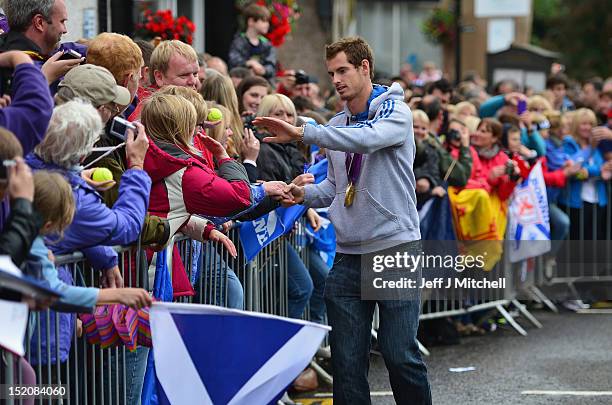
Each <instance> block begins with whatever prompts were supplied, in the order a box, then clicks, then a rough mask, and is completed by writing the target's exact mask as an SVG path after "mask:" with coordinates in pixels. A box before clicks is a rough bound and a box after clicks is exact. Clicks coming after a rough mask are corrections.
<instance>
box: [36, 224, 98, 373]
mask: <svg viewBox="0 0 612 405" xmlns="http://www.w3.org/2000/svg"><path fill="white" fill-rule="evenodd" d="M29 259H30V260H33V261H37V262H38V263H40V265H41V267H42V273H43V277H44V279H45V281H46V282H47V283H48V284H49V287H50V288H52V289H54V290H57V291H59V292H60V293H62V294H63V297H62V299H61V302H64V303H67V304H72V305H79V306H83V307H91V309H92V310H93V308H94V307H95V305H96V301H97V300H98V293H99V291H100V290H99V289H97V288H88V287H75V286H73V285H72V284H73V283H74V280H73V279H72V275H71V274H70V271H69V270H68V269H67V268H66V267H65V266H61V267H59V268H57V269H56V268H55V265H54V264H53V263H52V262H51V260H49V258H48V256H47V246H45V242H44V241H43V238H42V237H41V236H39V237H37V238H36V239H35V240H34V243H33V244H32V249H31V250H30V257H29ZM49 312H50V319H51V323H47V319H46V317H45V315H44V313H42V314H41V316H40V319H39V321H38V322H36V316H35V315H34V313H33V312H32V313H30V331H31V335H30V352H31V353H33V356H32V364H38V363H39V361H38V345H37V339H38V328H40V336H41V342H40V344H41V345H40V350H41V353H40V363H42V364H46V363H47V360H46V359H47V351H49V353H50V357H51V363H52V364H55V363H56V362H57V358H56V353H57V352H58V351H59V356H60V360H61V361H62V362H64V361H66V359H67V358H68V355H69V353H70V346H71V340H72V334H73V331H74V322H75V317H74V314H70V313H58V312H55V311H49ZM56 317H57V318H58V320H57V322H58V324H59V329H58V333H57V335H58V336H59V348H58V349H56V347H57V346H58V340H57V339H56V338H55V335H56V334H55V323H56V322H55V318H56ZM49 325H51V329H50V330H49V337H50V340H47V329H49Z"/></svg>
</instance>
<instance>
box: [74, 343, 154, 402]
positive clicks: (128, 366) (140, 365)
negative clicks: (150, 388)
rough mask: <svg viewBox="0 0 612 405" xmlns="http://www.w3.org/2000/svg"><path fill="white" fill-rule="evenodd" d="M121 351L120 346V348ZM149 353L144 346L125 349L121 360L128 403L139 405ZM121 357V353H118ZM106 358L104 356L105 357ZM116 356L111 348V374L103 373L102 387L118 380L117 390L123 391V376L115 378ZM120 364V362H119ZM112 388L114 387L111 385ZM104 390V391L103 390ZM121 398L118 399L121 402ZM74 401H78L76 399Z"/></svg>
mask: <svg viewBox="0 0 612 405" xmlns="http://www.w3.org/2000/svg"><path fill="white" fill-rule="evenodd" d="M120 351H121V348H120ZM148 355H149V348H148V347H144V346H138V347H136V350H135V351H133V352H130V351H129V350H127V349H126V351H125V356H124V357H123V360H124V362H125V398H126V404H129V405H140V395H141V394H142V386H143V383H144V377H145V371H146V370H147V357H148ZM119 359H121V355H119ZM105 360H106V358H105ZM116 361H117V356H116V355H115V350H111V355H110V364H111V375H110V376H109V375H108V374H105V375H104V381H103V384H104V387H107V386H108V385H109V384H113V382H114V381H119V387H118V388H119V392H120V393H122V392H123V378H121V377H119V378H118V379H117V371H118V370H117V368H116V367H115V363H116ZM119 364H121V363H119ZM120 375H121V374H120ZM113 388H114V387H113ZM104 389H106V388H104ZM105 392H106V391H105ZM122 401H123V399H121V400H120V401H119V403H122ZM75 403H79V402H78V401H77V402H75Z"/></svg>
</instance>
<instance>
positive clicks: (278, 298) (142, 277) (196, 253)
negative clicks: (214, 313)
mask: <svg viewBox="0 0 612 405" xmlns="http://www.w3.org/2000/svg"><path fill="white" fill-rule="evenodd" d="M298 233H303V227H301V225H298V227H297V228H296V230H295V231H294V232H293V233H292V234H290V235H287V236H283V237H281V238H279V239H277V240H276V241H274V242H273V243H271V244H270V245H269V246H267V247H266V248H264V249H263V250H262V251H261V252H260V253H259V254H258V255H257V256H256V257H255V258H254V259H253V260H252V261H251V262H249V263H246V260H245V258H244V252H243V250H242V247H241V244H240V239H239V233H238V230H237V229H232V230H231V231H230V234H229V236H230V238H231V239H232V241H233V242H234V244H235V246H236V248H237V250H238V256H237V258H233V257H231V256H230V255H229V253H228V252H227V250H226V249H224V248H223V247H222V246H221V244H220V243H215V242H206V243H201V242H196V241H192V240H191V239H188V238H185V237H178V238H176V239H175V241H174V242H175V247H176V249H177V250H178V252H179V255H180V257H181V259H182V262H183V265H184V266H185V270H186V273H187V275H188V277H189V279H190V280H193V279H194V278H197V280H196V282H195V283H194V284H195V288H194V290H195V295H194V296H191V297H179V298H177V299H176V301H179V302H190V303H202V304H211V305H219V306H227V300H228V295H227V291H228V276H227V274H228V273H227V271H228V270H229V269H231V270H233V271H234V272H235V273H236V275H237V276H238V278H239V280H240V282H241V284H242V286H243V289H244V308H245V310H248V311H258V312H265V313H270V314H275V315H281V316H286V315H287V306H288V288H287V266H286V261H287V252H286V248H287V244H289V243H297V241H299V239H300V236H298V235H296V234H298ZM296 247H298V246H296ZM299 249H300V251H305V250H306V249H307V248H306V247H302V246H299ZM116 251H117V252H118V254H119V260H118V264H119V268H120V270H121V273H122V275H123V278H124V282H125V286H126V287H142V288H145V289H148V290H150V289H149V288H148V287H149V284H150V283H149V280H148V264H147V260H146V255H145V252H144V251H143V250H142V249H140V246H136V247H117V248H116ZM302 254H303V255H305V256H307V254H306V253H305V252H303V253H302ZM60 266H63V267H65V268H66V269H67V270H68V273H70V275H71V277H72V279H73V280H76V282H75V283H74V284H75V285H82V286H98V285H99V282H98V277H97V276H98V274H97V273H98V272H97V271H94V269H93V268H92V267H91V266H90V265H89V263H88V262H87V261H86V259H85V258H84V256H83V254H82V253H80V252H75V253H72V254H70V255H63V256H58V257H57V258H56V267H58V269H59V267H60ZM64 315H68V316H70V317H72V318H76V314H62V315H61V316H60V317H58V316H57V313H56V312H53V311H50V310H47V311H41V312H35V313H34V315H33V316H34V318H35V321H36V322H35V325H36V326H35V327H34V328H30V327H28V330H27V333H26V355H25V356H24V358H25V360H27V361H28V363H30V364H31V365H32V367H33V369H34V372H35V374H36V383H37V384H64V385H66V387H67V391H68V393H69V398H68V399H65V400H52V399H36V401H35V403H36V404H52V403H53V404H55V403H60V404H79V405H81V404H85V405H88V404H93V405H97V404H101V405H106V404H127V401H128V400H127V392H126V384H128V374H129V371H128V370H127V369H126V354H128V351H127V350H126V349H125V347H123V346H122V345H121V346H119V347H112V348H108V349H102V348H101V347H100V346H99V345H90V344H89V343H88V342H87V340H86V338H85V336H79V334H80V331H78V330H77V328H73V330H72V332H71V333H70V336H69V340H70V342H71V344H70V349H69V351H68V353H65V354H67V355H64V356H63V357H62V354H63V352H62V350H61V349H62V347H60V346H61V345H58V344H55V345H54V346H53V347H52V348H51V350H46V349H45V344H44V342H50V341H51V340H52V339H51V338H53V341H54V342H59V341H60V340H61V336H60V335H61V334H62V331H64V330H66V325H65V324H63V323H62V322H63V319H60V318H61V317H62V316H64ZM41 320H43V321H44V322H45V323H46V325H51V326H52V327H51V328H46V329H45V330H44V331H41V328H40V327H39V325H40V322H41ZM60 324H61V326H60ZM28 336H32V338H31V339H28ZM56 359H63V360H65V361H62V362H59V364H58V362H57V361H56ZM19 361H20V360H19V358H18V357H17V356H15V355H13V354H11V353H10V352H8V351H6V350H3V349H0V383H2V384H16V383H23V381H24V375H23V372H22V370H21V367H20V366H19ZM6 403H8V404H22V403H27V402H26V400H21V399H16V400H7V402H6Z"/></svg>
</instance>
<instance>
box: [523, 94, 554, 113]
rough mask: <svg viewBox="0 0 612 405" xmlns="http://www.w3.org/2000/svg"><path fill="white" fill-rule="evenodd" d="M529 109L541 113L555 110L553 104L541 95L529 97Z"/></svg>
mask: <svg viewBox="0 0 612 405" xmlns="http://www.w3.org/2000/svg"><path fill="white" fill-rule="evenodd" d="M527 109H528V110H529V111H532V112H536V113H540V114H544V113H546V112H548V111H553V108H552V104H550V102H549V101H548V100H547V99H546V98H545V97H543V96H540V95H535V96H532V97H529V100H528V101H527Z"/></svg>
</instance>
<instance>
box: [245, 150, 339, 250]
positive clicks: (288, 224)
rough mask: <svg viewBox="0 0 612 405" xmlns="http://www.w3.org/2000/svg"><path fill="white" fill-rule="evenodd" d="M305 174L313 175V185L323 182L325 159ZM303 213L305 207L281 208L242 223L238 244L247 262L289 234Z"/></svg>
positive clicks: (325, 167)
mask: <svg viewBox="0 0 612 405" xmlns="http://www.w3.org/2000/svg"><path fill="white" fill-rule="evenodd" d="M307 173H312V174H313V175H314V177H315V184H316V183H320V182H321V181H323V180H324V179H325V178H326V177H327V159H325V160H322V161H320V162H319V163H317V164H315V165H313V166H311V167H310V168H308V171H307ZM305 212H306V207H304V206H302V205H294V206H293V207H288V208H285V207H281V208H277V209H276V210H274V211H272V212H270V213H268V214H266V215H264V216H262V217H260V218H257V219H256V220H254V221H250V222H245V223H243V224H242V226H241V227H240V242H241V244H242V247H243V249H244V253H245V255H246V258H247V260H248V261H251V260H253V258H255V256H257V254H258V253H259V252H260V251H261V250H262V249H263V248H264V247H266V246H268V245H269V244H270V243H272V242H273V241H274V240H276V239H277V238H279V237H281V236H282V235H284V234H285V233H288V232H290V231H291V230H292V229H293V225H294V224H295V221H297V220H298V219H299V218H301V217H302V215H304V213H305Z"/></svg>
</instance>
